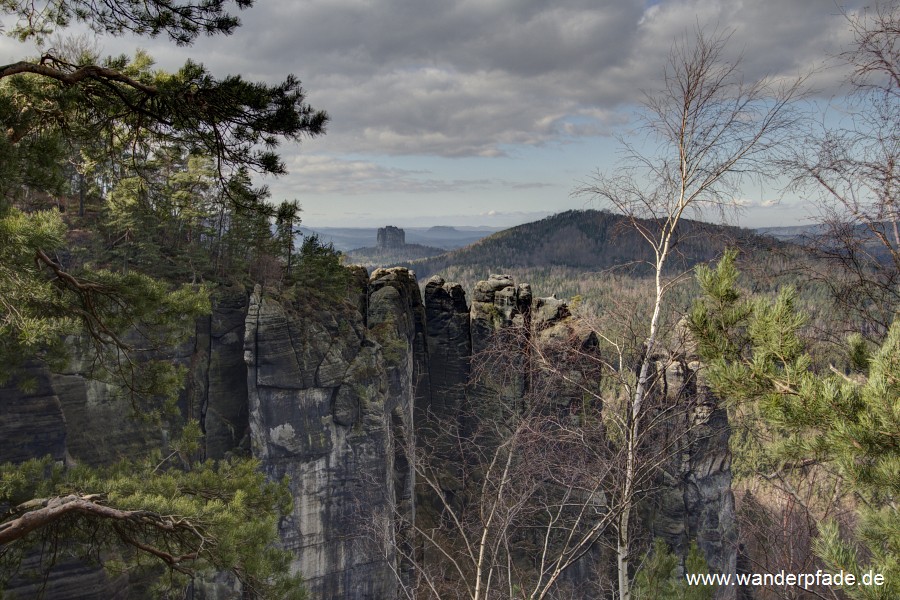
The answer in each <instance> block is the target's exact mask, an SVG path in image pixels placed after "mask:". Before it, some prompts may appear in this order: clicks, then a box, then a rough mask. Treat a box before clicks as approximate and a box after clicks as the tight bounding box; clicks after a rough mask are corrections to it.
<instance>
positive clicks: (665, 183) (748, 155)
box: [575, 29, 803, 600]
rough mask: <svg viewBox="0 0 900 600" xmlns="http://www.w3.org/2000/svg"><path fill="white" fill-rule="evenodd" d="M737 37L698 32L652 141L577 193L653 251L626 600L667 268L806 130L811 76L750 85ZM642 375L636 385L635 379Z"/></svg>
mask: <svg viewBox="0 0 900 600" xmlns="http://www.w3.org/2000/svg"><path fill="white" fill-rule="evenodd" d="M728 38H729V36H728V35H722V34H719V33H714V34H708V33H706V32H704V31H703V30H701V29H698V30H697V31H696V33H695V35H694V36H693V37H692V38H689V37H687V36H686V37H685V38H683V39H681V40H680V41H677V42H676V43H675V44H673V46H672V50H671V52H670V55H669V60H668V64H667V65H666V68H665V71H664V76H663V85H662V88H661V89H660V90H659V91H658V92H655V93H647V94H646V95H645V99H644V102H643V110H642V111H641V112H640V113H639V115H638V118H639V119H640V122H641V126H642V127H641V133H643V134H644V135H643V137H642V138H641V139H640V141H639V142H631V141H628V140H622V144H623V146H624V157H623V160H622V163H621V164H622V166H621V167H620V168H619V169H618V170H617V171H615V172H614V173H612V174H604V173H598V174H597V175H595V176H594V177H593V178H592V179H591V180H590V181H589V182H587V183H585V184H583V185H581V186H580V187H579V188H578V189H577V190H576V192H575V193H576V194H577V195H580V196H585V197H588V198H591V199H593V200H597V201H599V202H601V203H603V204H605V205H608V206H611V207H612V208H614V209H615V210H617V211H619V212H620V213H622V214H624V215H625V216H627V217H628V218H629V219H630V221H631V223H632V226H633V227H635V229H636V230H637V231H638V232H639V233H640V234H641V235H642V236H643V238H644V239H645V240H646V242H647V244H649V245H650V247H651V248H652V250H653V260H652V261H651V263H650V265H649V266H650V268H651V269H652V273H653V276H654V283H655V285H654V296H653V302H652V306H653V309H652V312H651V313H650V314H649V315H648V316H647V321H646V330H645V337H644V341H643V350H642V352H641V353H640V357H639V359H638V364H636V365H629V366H630V367H634V369H633V371H632V370H631V369H629V368H628V367H626V368H625V369H623V371H622V372H621V379H620V384H621V386H622V388H623V389H624V392H625V393H627V396H628V398H629V399H630V401H629V405H628V406H627V410H626V415H625V421H626V426H625V428H624V433H625V439H624V449H625V466H624V472H623V474H622V478H621V481H620V483H619V485H620V486H621V489H620V491H619V493H620V498H621V510H620V511H619V513H618V515H617V518H616V520H615V524H614V526H615V528H616V532H617V549H616V560H617V572H618V596H619V600H630V598H631V589H632V576H633V573H632V568H631V560H632V558H633V555H634V548H633V539H632V532H633V529H634V523H633V510H634V508H635V504H636V501H637V500H638V496H639V490H638V487H637V476H638V473H639V471H640V465H639V464H638V449H639V444H640V442H641V440H642V438H643V432H644V429H645V428H646V427H647V425H648V423H647V421H648V417H649V413H648V407H647V402H648V397H649V396H650V387H651V385H652V379H653V376H654V373H653V366H654V365H653V363H654V356H655V355H656V354H657V352H658V350H659V346H660V343H661V338H662V335H663V327H664V326H665V323H664V319H663V305H664V299H665V296H666V293H667V292H668V291H669V290H670V289H671V288H672V286H674V285H675V284H677V283H678V282H679V281H680V280H681V276H682V275H684V273H672V272H671V269H667V263H668V262H669V261H670V258H671V257H672V255H673V253H674V252H676V246H677V243H678V235H679V229H680V227H679V225H680V224H681V223H682V221H683V220H684V219H687V218H691V217H694V218H698V217H703V216H704V215H707V214H710V213H712V214H714V215H715V216H717V217H720V216H723V215H724V214H725V213H727V212H728V211H729V210H731V209H734V208H737V204H736V201H735V199H736V198H738V197H739V194H740V192H741V187H742V185H743V184H744V183H745V181H746V180H747V179H748V178H754V177H758V178H767V177H770V176H771V175H772V172H773V170H772V164H773V163H772V159H773V158H774V156H773V155H774V154H775V153H777V152H778V151H779V150H780V149H781V147H782V144H783V142H784V140H785V137H786V136H787V135H788V134H789V133H790V132H791V131H792V130H793V128H794V127H795V126H796V124H797V122H798V117H797V114H796V112H795V111H794V110H793V101H794V100H796V99H798V98H799V97H800V96H801V94H802V87H803V78H802V77H798V78H794V79H790V80H779V79H773V78H770V79H763V80H760V81H752V82H746V81H744V80H743V78H742V76H741V71H740V60H739V59H738V60H729V59H728V57H727V55H726V46H727V42H728ZM629 371H631V372H636V373H637V377H636V378H633V377H628V376H627V375H628V372H629Z"/></svg>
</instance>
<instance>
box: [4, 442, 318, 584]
mask: <svg viewBox="0 0 900 600" xmlns="http://www.w3.org/2000/svg"><path fill="white" fill-rule="evenodd" d="M195 441H196V440H195ZM189 447H190V443H185V444H183V445H182V446H181V448H182V449H187V448H189ZM185 456H186V455H185V454H184V452H183V451H179V450H178V449H176V450H175V451H173V453H172V454H171V455H170V456H168V457H165V458H164V457H161V456H160V454H159V453H152V454H150V455H148V456H147V457H146V458H145V459H144V460H142V461H139V462H120V463H117V464H115V465H112V466H109V467H99V468H97V467H86V466H77V467H72V468H64V467H62V466H60V465H58V464H53V463H52V462H51V461H50V460H49V459H40V460H38V459H35V460H30V461H27V462H26V463H23V464H21V465H10V464H4V465H0V506H7V507H11V508H10V509H9V510H8V511H7V512H6V513H5V514H3V521H2V522H0V528H2V526H3V525H4V524H8V523H10V522H11V521H13V520H14V519H17V518H20V517H21V516H22V515H24V514H28V513H29V512H32V511H33V512H32V514H35V515H36V514H38V513H39V511H40V509H41V508H43V507H44V506H46V505H47V503H48V502H49V501H50V500H52V499H54V498H65V497H68V496H71V495H77V496H79V497H81V498H90V499H91V501H92V502H95V503H96V504H97V505H100V506H103V507H108V508H111V509H115V510H116V511H120V513H121V514H122V515H125V516H122V517H115V518H114V517H109V516H105V515H98V514H92V513H91V512H88V511H73V512H70V513H65V514H63V515H62V516H59V517H58V518H55V519H53V520H52V521H51V522H49V523H48V524H47V525H46V526H45V527H42V528H41V529H39V530H37V531H35V532H32V533H30V534H28V535H27V536H25V537H23V538H20V539H17V540H15V541H14V542H12V543H10V544H8V545H4V546H3V547H2V549H0V588H2V586H3V583H4V582H5V581H8V580H9V578H10V577H11V576H13V575H14V574H15V573H16V571H17V568H18V560H19V559H20V558H21V556H22V553H23V552H24V551H25V550H28V549H30V548H33V547H35V546H37V547H44V548H45V550H46V554H45V560H46V561H47V562H48V563H51V562H52V561H53V560H56V559H57V558H58V556H53V555H52V554H57V553H58V554H66V555H71V556H78V557H82V558H87V559H91V558H92V557H96V556H97V555H98V552H100V551H101V550H102V551H103V552H104V553H108V552H109V551H111V550H115V551H116V552H117V553H118V555H119V556H120V559H119V560H113V561H110V562H108V563H107V564H106V567H107V568H108V569H110V570H117V569H122V568H126V567H125V564H126V562H123V561H127V565H128V566H127V568H128V569H129V571H130V576H131V577H133V578H135V579H137V580H140V579H141V577H142V576H146V577H154V578H155V577H156V576H158V572H159V569H160V567H161V566H162V567H166V568H167V575H166V577H163V578H161V579H157V580H156V583H155V584H154V585H155V589H154V591H155V594H154V595H155V596H158V597H169V596H170V595H171V594H173V593H174V594H175V595H176V596H179V597H180V593H181V592H180V590H183V589H185V587H186V586H187V584H188V583H189V582H190V581H191V579H192V577H195V576H200V577H202V576H208V575H213V574H215V573H216V572H219V571H223V570H230V571H231V572H232V573H233V574H234V575H235V577H236V578H237V579H239V580H240V581H241V582H242V584H243V586H244V589H245V590H246V591H247V592H248V596H249V597H255V598H279V599H281V598H297V599H299V598H304V597H305V595H304V593H303V592H302V587H301V586H300V581H299V579H298V578H296V577H292V576H290V575H289V568H288V563H289V558H290V557H289V553H288V552H286V551H283V550H280V549H278V548H276V547H275V546H273V545H271V540H273V539H274V538H275V537H276V535H277V524H278V519H279V518H280V516H282V515H284V514H287V513H288V512H289V511H290V509H291V496H290V491H289V489H288V486H287V482H286V481H282V482H278V483H271V482H267V481H266V478H265V475H264V474H263V473H261V472H260V471H259V470H258V467H259V464H258V462H257V461H256V460H253V459H232V460H228V461H206V462H200V463H194V464H191V463H189V462H187V461H185V460H184V457H185ZM36 499H38V500H36ZM59 537H62V538H63V539H65V540H66V543H65V545H64V546H62V547H58V548H53V547H51V546H50V543H51V540H53V539H55V538H59ZM163 555H167V556H169V557H174V558H180V560H174V561H172V560H167V559H166V558H165V557H164V556H163Z"/></svg>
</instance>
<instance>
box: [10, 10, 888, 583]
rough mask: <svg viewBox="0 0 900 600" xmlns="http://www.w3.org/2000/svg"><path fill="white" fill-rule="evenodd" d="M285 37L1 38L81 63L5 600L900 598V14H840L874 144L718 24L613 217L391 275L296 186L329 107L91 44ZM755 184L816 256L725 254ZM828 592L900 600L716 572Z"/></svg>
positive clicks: (615, 188) (52, 27)
mask: <svg viewBox="0 0 900 600" xmlns="http://www.w3.org/2000/svg"><path fill="white" fill-rule="evenodd" d="M251 4H252V2H250V1H249V0H237V1H236V2H234V3H231V2H228V1H227V0H204V1H202V2H197V1H193V0H178V1H175V2H170V1H163V0H142V1H137V0H127V1H124V2H106V1H103V0H96V1H95V0H62V1H59V2H46V3H34V2H20V1H18V0H11V1H9V2H3V3H2V5H0V15H3V16H4V17H6V18H7V21H5V22H7V23H14V25H12V26H10V27H9V30H8V31H4V32H3V33H5V34H8V35H10V36H14V37H15V38H17V39H19V40H23V41H32V42H35V43H37V44H38V45H39V47H41V48H42V49H43V50H42V52H43V53H42V54H41V55H40V56H35V57H30V58H22V59H21V60H20V61H18V62H12V63H10V64H7V65H0V122H2V125H3V132H2V135H0V415H2V422H0V439H2V441H0V597H2V598H7V597H9V598H28V597H46V598H106V597H117V598H118V597H121V598H173V599H174V598H214V597H215V598H273V599H274V598H312V597H327V598H331V597H334V598H360V599H362V598H389V597H390V598H394V597H396V598H469V599H473V600H475V599H478V600H481V599H492V598H510V599H511V598H529V599H537V598H548V599H549V598H574V597H578V598H612V599H616V600H645V599H653V598H681V599H684V600H688V599H697V600H699V599H701V598H722V599H725V598H733V599H735V600H738V599H749V598H753V599H759V600H768V599H770V598H773V599H774V598H783V599H806V598H834V599H843V598H849V599H857V598H858V599H866V600H868V599H872V600H874V599H885V600H887V599H893V598H897V597H900V515H898V510H897V494H898V493H900V320H897V318H896V316H897V310H898V307H900V207H898V205H897V203H898V198H897V190H898V189H900V187H898V184H900V182H898V164H900V4H898V3H897V2H890V3H885V4H879V5H877V6H876V7H874V8H872V9H870V10H867V11H862V12H859V13H845V14H842V15H841V16H840V17H839V18H843V19H845V21H846V25H847V27H849V29H850V30H851V32H852V34H853V44H852V45H850V46H848V47H846V48H845V49H844V51H843V53H842V54H841V55H840V56H839V57H838V60H840V61H841V62H842V64H843V65H844V66H846V67H847V69H848V72H849V73H850V75H849V77H848V79H847V81H845V82H844V85H845V86H847V88H848V89H849V90H850V95H849V98H850V100H849V102H848V104H847V105H846V106H843V107H842V110H844V111H846V114H848V115H849V118H847V119H845V120H843V121H841V122H840V124H839V125H832V124H831V123H830V122H829V121H827V120H824V119H821V118H819V117H820V115H817V114H814V111H812V109H810V106H813V107H814V106H815V103H811V102H809V98H810V97H811V96H812V95H813V93H814V92H813V91H812V90H811V89H810V86H809V76H808V75H799V76H797V77H796V78H793V79H789V78H788V79H786V78H779V79H760V80H745V79H744V76H743V74H742V71H741V62H740V60H735V59H731V58H729V57H730V56H731V55H730V54H729V53H728V49H729V35H728V33H727V32H724V33H723V32H721V31H719V30H714V29H712V28H707V27H703V26H700V25H699V24H698V25H697V27H696V28H694V29H691V30H689V31H688V32H686V33H685V34H684V36H683V37H681V38H678V39H676V41H675V42H674V44H673V45H672V48H671V51H670V54H669V60H668V63H667V64H665V65H660V70H661V72H662V76H661V80H660V81H659V82H658V84H657V87H658V92H657V93H653V94H647V96H646V98H645V100H644V104H643V106H642V108H641V110H640V112H639V113H638V114H637V115H636V116H635V119H637V120H638V121H639V122H640V123H641V127H640V128H639V131H640V132H641V133H642V135H643V136H645V138H646V139H644V140H643V142H646V143H643V142H642V143H638V142H636V141H634V140H628V139H624V140H622V143H623V150H622V159H621V161H620V163H618V167H617V168H615V169H614V170H611V171H603V172H597V173H595V174H594V175H591V176H589V177H588V178H587V179H586V180H584V181H582V182H581V183H578V184H576V185H577V187H576V189H575V192H574V194H575V195H576V196H577V197H578V198H582V199H584V201H585V202H589V203H591V205H592V206H598V207H602V209H603V210H578V211H567V212H562V213H559V214H556V215H553V216H551V217H548V218H546V219H543V220H540V221H536V222H533V223H528V224H525V225H521V226H517V227H513V228H510V229H507V230H504V231H501V232H499V233H496V234H494V235H491V236H489V237H487V238H484V239H482V240H480V241H478V242H476V243H474V244H472V245H470V246H466V247H464V248H460V249H458V250H454V251H452V252H448V253H444V254H439V255H437V256H434V254H436V253H437V252H438V251H437V250H435V249H431V248H426V247H422V248H421V250H422V252H421V255H422V256H423V257H424V258H421V259H417V260H412V261H409V262H405V263H400V264H399V266H398V268H391V269H379V270H376V271H374V272H373V273H369V272H368V271H367V270H366V269H365V268H364V267H362V266H360V265H358V264H355V263H357V262H366V261H370V259H371V260H374V261H375V262H378V261H379V260H380V259H384V256H381V255H378V253H377V252H376V253H375V255H374V258H373V257H372V256H369V255H368V254H362V255H360V256H358V257H357V259H359V260H354V259H353V257H352V256H345V255H343V254H342V253H340V252H338V251H337V250H335V249H334V247H333V246H332V245H330V244H325V243H323V242H321V241H320V240H319V239H318V238H317V236H315V235H313V234H309V235H301V233H300V223H301V205H300V203H299V202H298V201H297V200H290V201H288V200H282V199H280V198H274V197H273V194H271V193H270V190H269V189H268V188H267V187H266V186H264V185H260V184H259V183H257V182H259V181H260V178H259V176H261V175H267V176H279V175H283V174H285V173H286V170H287V163H286V161H285V160H284V158H283V156H282V155H281V154H280V153H279V152H280V148H282V147H283V145H287V144H290V143H297V142H300V141H302V140H312V139H315V138H318V137H320V136H323V135H325V134H326V129H327V127H328V126H329V124H330V117H329V115H328V113H326V112H325V111H324V110H321V109H319V108H314V107H313V106H311V105H310V104H309V103H308V101H307V92H306V90H305V89H304V88H303V87H302V86H301V83H300V80H299V79H297V78H296V77H295V76H293V75H286V76H285V77H284V79H283V81H281V82H278V83H274V84H273V83H257V82H254V81H249V80H247V79H245V78H244V77H243V76H241V75H228V76H225V77H222V78H220V77H218V76H216V75H214V74H213V73H211V72H209V71H208V70H207V69H206V68H205V67H204V66H203V65H202V64H200V63H199V62H195V61H188V62H186V63H185V64H184V66H183V67H182V68H181V69H179V70H177V71H175V72H168V71H165V70H163V69H160V68H158V67H157V66H156V65H155V63H154V60H153V58H152V57H151V56H150V55H149V54H147V53H146V52H145V51H140V50H139V51H136V52H135V53H134V54H133V55H131V56H125V55H122V56H102V55H101V53H100V51H99V50H98V48H97V46H96V45H94V44H92V43H91V41H90V38H89V37H87V36H81V37H62V35H61V34H62V33H63V32H65V31H66V29H67V28H68V27H70V26H71V25H73V24H81V25H83V26H87V27H89V28H90V29H91V31H93V32H94V33H97V34H105V35H111V36H118V35H123V34H126V33H127V34H135V35H139V36H146V37H148V38H163V39H167V40H169V41H170V42H171V43H172V44H174V45H178V46H190V45H191V44H192V43H194V42H195V40H197V39H198V38H199V37H200V36H225V35H229V34H230V33H232V32H233V31H234V30H235V28H237V27H238V26H239V25H240V21H239V19H238V16H237V13H236V12H235V11H241V10H244V9H248V8H250V7H251ZM748 181H751V182H758V181H767V182H773V181H775V182H778V184H779V185H786V186H787V187H789V188H790V189H791V190H792V191H793V192H795V193H797V194H800V195H802V196H804V197H806V198H809V199H810V202H815V203H817V206H819V207H820V209H821V211H822V212H821V214H822V215H823V218H822V221H821V223H819V226H818V227H816V228H815V231H814V234H810V235H808V236H803V237H798V238H795V239H791V240H778V239H775V238H773V237H768V236H765V235H759V234H756V233H752V232H751V231H749V230H746V229H742V228H741V227H738V226H733V225H721V224H718V223H721V222H722V221H723V219H724V220H727V221H728V222H731V223H735V222H739V218H737V219H736V218H735V217H734V215H735V214H736V213H735V206H734V203H733V199H734V198H735V197H737V195H738V194H739V192H740V190H741V188H742V186H744V185H745V184H746V183H747V182H748ZM785 182H786V183H785ZM573 183H574V182H573ZM367 264H368V263H367ZM413 273H414V274H413ZM432 276H435V277H432ZM417 277H418V279H416V278H417ZM526 283H527V284H530V286H529V285H525V284H526ZM562 298H565V299H566V300H565V301H563V300H562ZM76 388H77V389H76ZM73 390H75V391H73ZM79 390H82V391H79ZM79 394H81V395H80V396H79ZM76 396H77V398H78V399H77V400H76V401H73V400H72V398H76ZM304 411H306V412H304ZM285 415H288V416H285ZM286 419H287V420H286ZM289 419H293V420H289ZM292 461H293V462H292ZM301 463H302V464H301ZM320 484H321V486H322V487H321V488H316V487H315V486H316V485H320ZM312 498H314V499H312ZM316 503H319V504H316ZM326 506H327V507H328V508H323V507H326ZM673 507H674V508H673ZM316 511H320V512H321V514H319V513H316ZM679 511H680V512H679ZM314 513H315V514H314ZM316 515H318V516H316ZM315 519H320V521H316V520H315ZM311 548H313V549H312V550H311ZM304 553H305V554H304ZM310 557H312V558H310ZM818 571H823V572H827V573H830V574H834V573H838V572H841V573H852V574H854V575H856V576H858V577H859V578H862V577H863V575H864V574H866V573H868V574H869V581H870V582H871V584H865V585H863V584H859V585H851V584H847V583H846V581H844V582H842V584H840V585H832V584H829V583H827V582H826V583H823V582H822V580H821V579H817V580H816V581H815V582H813V581H809V582H807V583H805V584H796V585H784V584H774V583H772V584H769V585H762V584H761V585H756V586H732V585H726V584H723V582H722V581H721V580H717V581H716V582H713V580H709V581H708V582H707V583H706V584H704V585H694V584H691V583H690V579H689V576H690V575H696V574H725V575H731V574H751V573H769V574H772V573H778V572H781V573H785V572H787V573H816V572H818ZM875 575H877V576H878V578H877V581H878V582H879V583H875V581H876V578H875ZM88 584H90V585H88Z"/></svg>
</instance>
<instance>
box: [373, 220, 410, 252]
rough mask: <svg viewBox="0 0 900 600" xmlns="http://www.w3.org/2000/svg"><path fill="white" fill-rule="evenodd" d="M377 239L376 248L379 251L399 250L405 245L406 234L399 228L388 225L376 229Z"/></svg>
mask: <svg viewBox="0 0 900 600" xmlns="http://www.w3.org/2000/svg"><path fill="white" fill-rule="evenodd" d="M377 239H378V241H377V243H376V247H377V248H378V249H380V250H386V249H388V248H401V247H403V246H404V245H406V232H405V231H403V230H402V229H400V228H399V227H394V226H393V225H388V226H387V227H381V228H379V229H378V238H377Z"/></svg>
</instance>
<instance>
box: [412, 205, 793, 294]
mask: <svg viewBox="0 0 900 600" xmlns="http://www.w3.org/2000/svg"><path fill="white" fill-rule="evenodd" d="M639 224H640V225H641V226H643V227H647V228H648V229H650V228H652V227H654V223H653V222H651V221H640V223H639ZM677 234H678V235H677V236H676V239H675V241H674V247H675V253H674V254H673V256H672V260H671V263H670V268H672V269H684V268H690V267H692V266H693V265H695V264H697V263H699V262H706V261H710V260H713V259H715V258H717V257H718V256H719V255H720V254H721V252H722V250H723V249H725V248H726V247H734V246H737V247H740V248H743V249H745V250H759V249H766V248H769V247H773V246H778V247H782V246H784V245H785V244H784V243H783V242H778V241H776V240H774V239H772V238H770V237H763V236H760V235H757V234H755V233H753V232H752V231H749V230H746V229H741V228H738V227H729V226H722V225H712V224H708V223H702V222H699V221H688V220H685V221H683V222H682V225H681V226H680V227H679V228H678V230H677ZM648 260H652V250H651V248H650V246H649V245H648V244H647V241H646V240H645V239H644V238H643V237H642V236H641V235H640V233H638V231H637V230H636V229H635V227H634V226H633V225H632V223H630V221H629V220H628V219H627V218H625V217H623V216H621V215H617V214H613V213H610V212H606V211H598V210H570V211H567V212H564V213H560V214H557V215H553V216H550V217H547V218H545V219H541V220H540V221H535V222H533V223H526V224H524V225H519V226H517V227H512V228H510V229H506V230H504V231H501V232H498V233H495V234H493V235H491V236H489V237H486V238H484V239H483V240H480V241H478V242H476V243H474V244H472V245H470V246H466V247H465V248H460V249H459V250H454V251H452V252H448V253H446V254H441V255H440V256H435V257H431V258H426V259H420V260H416V261H412V262H410V263H409V266H410V267H411V268H413V269H414V270H415V271H416V274H417V276H418V277H419V280H420V281H424V280H425V279H427V278H428V277H430V276H431V275H433V274H436V273H441V272H443V271H445V270H446V269H447V268H449V267H455V268H467V269H471V270H474V271H484V275H487V274H488V271H496V269H498V268H505V269H533V268H551V267H565V268H571V269H581V270H585V271H600V270H604V269H609V268H612V267H622V266H628V265H632V266H633V269H632V270H631V271H630V272H637V273H640V272H641V271H642V270H643V269H642V267H641V265H640V264H639V263H642V262H645V261H648Z"/></svg>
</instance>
